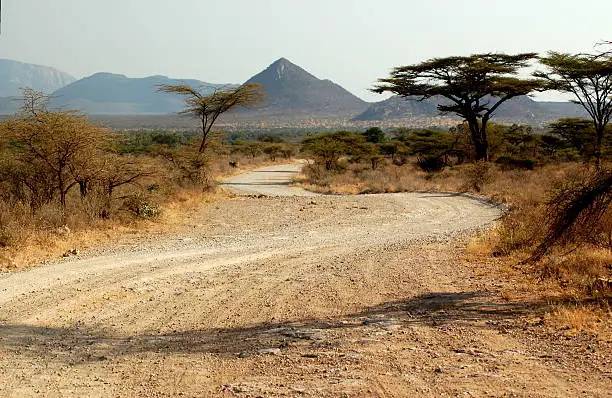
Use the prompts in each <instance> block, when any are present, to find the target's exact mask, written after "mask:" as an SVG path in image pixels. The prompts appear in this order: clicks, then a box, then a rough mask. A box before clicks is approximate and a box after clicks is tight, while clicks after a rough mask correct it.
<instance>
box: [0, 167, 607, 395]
mask: <svg viewBox="0 0 612 398" xmlns="http://www.w3.org/2000/svg"><path fill="white" fill-rule="evenodd" d="M275 170H276V171H275ZM278 170H286V171H287V172H285V171H283V172H282V173H277V171H278ZM294 171H295V170H294ZM294 171H291V170H290V169H288V168H287V166H282V167H279V168H277V169H274V168H267V169H265V170H264V171H263V172H262V171H261V170H260V171H256V172H255V173H254V174H251V175H247V176H242V177H239V178H235V179H232V180H231V181H230V183H231V184H233V186H230V187H231V188H232V189H235V188H236V186H237V184H254V181H255V182H256V184H255V185H241V186H240V189H244V188H243V187H245V186H246V187H248V189H249V191H248V192H249V193H252V194H257V193H258V191H257V190H256V189H257V188H256V187H257V186H261V185H263V186H264V187H267V188H265V189H271V188H270V187H273V188H274V194H275V195H279V196H278V197H265V198H253V197H240V196H239V197H236V198H233V199H228V200H224V201H220V202H217V203H216V204H214V205H212V206H208V207H206V208H203V209H202V211H201V212H200V213H198V214H194V215H193V218H192V219H191V220H189V222H187V223H186V225H185V227H184V229H183V230H182V231H181V232H180V234H177V235H174V236H169V237H163V238H162V237H150V236H149V237H147V236H136V237H131V238H126V239H125V240H124V241H122V242H117V244H116V245H114V246H112V247H109V248H105V249H103V250H100V251H98V252H96V253H89V254H86V255H82V256H80V257H74V258H70V259H67V260H64V261H60V262H57V263H51V264H45V265H42V266H40V267H37V268H34V269H29V270H27V271H23V272H16V273H11V274H3V275H0V396H7V397H27V396H46V397H60V396H62V397H63V396H78V397H82V396H91V397H109V396H120V397H124V396H137V397H141V396H154V397H165V396H187V397H200V396H245V397H251V396H252V397H255V396H313V397H319V396H364V397H369V396H381V397H386V396H490V395H496V396H542V397H558V396H568V397H575V396H602V397H603V396H607V394H608V392H609V391H610V387H611V384H610V373H609V368H607V367H606V361H608V362H607V363H608V364H609V359H610V355H609V352H606V351H602V349H601V348H600V347H601V346H600V345H601V344H603V343H602V342H599V341H591V340H589V341H585V344H588V345H589V347H592V348H589V350H588V351H585V352H584V353H581V354H580V356H579V355H578V354H576V355H574V353H573V352H572V351H570V350H568V349H567V347H566V346H564V345H563V344H564V343H563V342H560V343H559V345H554V344H548V343H547V344H542V342H541V340H539V339H538V338H537V337H535V336H534V335H533V334H530V332H529V331H530V330H532V327H531V326H530V324H524V323H517V322H516V318H517V317H519V316H520V315H521V314H523V313H525V312H528V310H529V308H526V307H525V306H524V304H513V303H508V302H503V301H502V300H501V299H500V298H499V297H498V295H497V293H498V292H497V290H496V288H495V285H494V282H492V280H491V277H490V276H488V275H483V274H478V273H477V272H476V271H475V270H474V269H473V268H472V267H469V266H466V265H465V264H462V263H461V261H460V258H461V252H462V250H463V244H464V240H462V239H461V237H462V236H464V235H465V234H466V233H468V232H470V231H474V230H475V229H478V228H483V227H486V226H488V225H490V224H491V223H492V222H493V220H495V219H496V218H497V217H498V216H499V214H500V213H499V210H498V209H497V208H495V207H492V206H490V205H487V204H486V203H481V202H478V201H475V200H472V199H469V198H465V197H461V196H453V195H448V194H418V193H415V194H392V195H366V196H359V197H351V196H336V197H328V196H317V197H300V196H284V194H289V193H293V194H295V193H296V192H297V191H295V190H292V189H291V188H290V187H287V186H286V185H284V181H286V179H287V178H290V175H291V173H292V172H294ZM281 174H282V175H283V177H282V178H280V177H278V176H280V175H281ZM261 175H265V176H277V177H275V180H276V181H273V182H269V179H268V177H264V178H260V177H259V176H261ZM283 178H284V179H285V180H283ZM266 184H273V185H266ZM254 187H255V188H254ZM285 188H289V189H290V192H287V191H284V189H285ZM253 189H255V191H254V190H253ZM267 193H271V192H267ZM521 319H522V318H521ZM538 321H539V320H538V319H536V320H535V321H534V324H535V323H536V322H538ZM521 322H523V321H521ZM527 322H530V320H528V321H527ZM534 327H535V326H534ZM572 347H573V346H572ZM577 361H582V362H580V363H579V365H580V367H579V369H574V368H575V367H576V366H577V365H576V364H577V363H578V362H577Z"/></svg>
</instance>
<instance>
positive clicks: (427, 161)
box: [417, 155, 446, 173]
mask: <svg viewBox="0 0 612 398" xmlns="http://www.w3.org/2000/svg"><path fill="white" fill-rule="evenodd" d="M417 165H418V166H419V168H420V169H421V170H423V171H426V172H428V173H433V172H438V171H442V170H444V167H445V166H446V164H445V163H444V161H443V160H442V158H440V156H436V155H433V156H423V157H419V158H418V159H417Z"/></svg>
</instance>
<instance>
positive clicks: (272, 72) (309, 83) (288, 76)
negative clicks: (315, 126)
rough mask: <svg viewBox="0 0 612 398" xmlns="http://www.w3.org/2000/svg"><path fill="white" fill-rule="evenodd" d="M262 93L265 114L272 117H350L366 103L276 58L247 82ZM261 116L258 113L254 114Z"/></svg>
mask: <svg viewBox="0 0 612 398" xmlns="http://www.w3.org/2000/svg"><path fill="white" fill-rule="evenodd" d="M247 83H257V84H261V85H262V86H263V87H264V90H265V92H266V100H267V104H268V106H267V109H266V112H268V113H270V114H273V115H275V116H276V115H281V116H286V115H295V116H297V115H350V114H356V113H359V112H361V111H363V110H364V109H365V108H366V103H365V102H364V101H362V100H361V99H359V98H357V97H356V96H354V95H353V94H351V93H349V92H348V91H346V90H345V89H343V88H342V87H340V86H339V85H337V84H335V83H333V82H331V81H330V80H321V79H318V78H317V77H315V76H313V75H312V74H310V73H308V72H307V71H306V70H304V69H302V68H301V67H299V66H298V65H296V64H294V63H292V62H291V61H289V60H288V59H286V58H279V59H277V60H276V61H274V62H273V63H272V64H271V65H270V66H268V67H267V68H266V69H265V70H263V71H262V72H260V73H258V74H257V75H255V76H253V77H252V78H250V79H249V80H248V81H247ZM258 112H259V113H260V114H261V112H262V110H258Z"/></svg>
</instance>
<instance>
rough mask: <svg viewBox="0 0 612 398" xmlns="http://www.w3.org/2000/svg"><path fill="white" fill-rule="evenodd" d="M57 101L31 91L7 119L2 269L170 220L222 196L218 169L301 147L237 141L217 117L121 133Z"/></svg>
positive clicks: (1, 128) (0, 166) (0, 191)
mask: <svg viewBox="0 0 612 398" xmlns="http://www.w3.org/2000/svg"><path fill="white" fill-rule="evenodd" d="M251 89H253V88H252V87H251V88H249V90H251ZM234 91H235V90H234ZM226 94H227V93H226ZM240 94H241V95H242V94H243V93H240ZM250 94H252V93H251V92H250ZM250 94H249V95H250ZM215 95H217V97H219V96H220V94H219V93H216V94H215ZM253 95H254V94H253ZM241 98H242V97H241ZM48 99H49V98H48V97H47V96H46V95H44V94H43V93H39V92H35V91H32V90H25V91H24V96H23V106H22V108H21V111H20V112H19V113H17V114H15V115H13V116H12V117H10V118H8V119H6V120H4V121H3V122H1V123H0V268H4V269H6V268H14V267H21V266H25V265H27V264H28V263H29V262H31V261H35V260H39V259H41V258H44V257H46V256H48V254H53V253H55V254H61V253H64V252H69V249H71V248H73V247H75V246H78V247H83V246H87V245H88V244H90V243H92V242H95V241H103V240H105V239H107V238H108V237H109V236H112V235H113V234H115V233H117V232H119V231H125V230H133V229H135V228H136V229H142V228H166V227H167V224H168V222H170V220H172V219H174V218H176V214H175V213H177V212H178V213H181V212H187V211H188V210H189V209H191V208H193V207H194V206H195V205H197V203H201V202H202V201H207V200H211V198H212V197H214V195H215V194H214V192H215V185H216V182H215V178H216V177H221V176H224V175H229V174H232V173H235V172H237V171H238V170H241V169H242V170H244V169H245V168H246V169H248V168H250V167H255V166H258V165H262V164H266V163H268V162H274V161H276V160H277V159H287V158H290V157H291V156H293V154H294V153H295V149H296V145H295V144H291V143H288V142H285V141H284V140H283V139H281V138H279V137H277V136H270V135H261V134H260V135H259V136H257V137H255V136H253V135H250V136H248V137H246V138H245V139H239V138H240V136H237V137H233V139H229V138H228V137H226V135H225V134H223V133H220V132H212V131H211V130H210V127H211V125H210V122H208V123H209V124H207V125H206V126H205V128H208V130H202V131H182V132H169V131H146V130H138V131H122V132H116V131H111V130H108V129H105V128H102V127H100V126H98V125H96V124H94V123H92V122H90V121H89V120H88V119H87V117H86V116H85V115H82V114H79V113H78V112H72V111H60V110H54V109H50V108H49V107H48ZM243 99H244V98H243ZM238 102H240V101H236V102H235V103H238ZM223 106H225V108H227V104H224V105H223ZM197 116H198V117H199V116H201V115H199V114H198V115H197ZM213 117H214V116H213ZM203 144H204V148H203ZM152 221H155V222H152Z"/></svg>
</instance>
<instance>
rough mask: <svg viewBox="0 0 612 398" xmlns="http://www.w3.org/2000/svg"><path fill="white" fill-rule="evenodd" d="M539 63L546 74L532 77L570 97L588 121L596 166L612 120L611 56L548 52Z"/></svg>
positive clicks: (599, 161) (541, 72)
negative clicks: (581, 108)
mask: <svg viewBox="0 0 612 398" xmlns="http://www.w3.org/2000/svg"><path fill="white" fill-rule="evenodd" d="M540 62H541V63H542V64H543V65H544V66H545V67H546V70H545V71H537V72H535V73H534V76H536V77H538V78H540V79H543V80H544V81H546V84H547V86H546V88H548V89H552V90H557V91H561V92H566V93H570V94H572V95H573V96H574V102H575V103H577V104H580V105H581V106H582V107H583V108H584V109H585V110H586V111H587V113H588V114H589V116H590V117H591V121H592V123H593V132H594V156H595V159H596V163H597V166H598V167H599V166H600V165H601V158H602V156H603V154H604V152H605V149H604V145H605V142H604V141H605V139H604V135H605V133H606V126H607V125H608V123H609V122H610V118H611V117H612V53H604V54H567V53H558V52H554V51H551V52H549V53H548V55H547V56H546V57H542V58H541V59H540Z"/></svg>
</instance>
